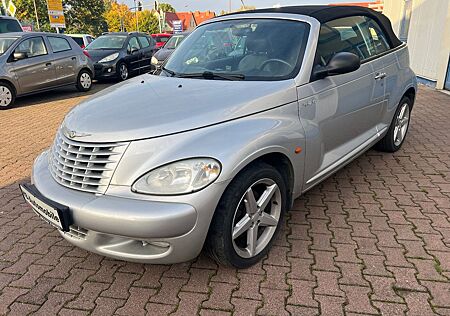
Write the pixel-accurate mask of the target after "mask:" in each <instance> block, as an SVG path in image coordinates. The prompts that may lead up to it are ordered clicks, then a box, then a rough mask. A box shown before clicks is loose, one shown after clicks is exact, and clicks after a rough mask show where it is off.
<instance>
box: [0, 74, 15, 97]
mask: <svg viewBox="0 0 450 316" xmlns="http://www.w3.org/2000/svg"><path fill="white" fill-rule="evenodd" d="M0 83H6V84H8V85H9V86H10V87H11V88H12V89H13V92H14V95H15V96H17V88H16V86H15V85H14V83H12V82H11V81H10V80H8V79H4V78H0Z"/></svg>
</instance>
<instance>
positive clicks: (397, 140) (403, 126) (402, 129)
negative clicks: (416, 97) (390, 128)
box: [394, 103, 410, 146]
mask: <svg viewBox="0 0 450 316" xmlns="http://www.w3.org/2000/svg"><path fill="white" fill-rule="evenodd" d="M409 114H410V111H409V105H408V104H407V103H405V104H403V105H402V107H401V109H400V111H399V113H398V115H397V117H396V119H395V126H394V144H395V146H400V145H401V144H402V143H403V140H404V139H405V136H406V132H407V131H408V126H409Z"/></svg>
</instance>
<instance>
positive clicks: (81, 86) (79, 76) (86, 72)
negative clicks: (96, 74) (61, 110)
mask: <svg viewBox="0 0 450 316" xmlns="http://www.w3.org/2000/svg"><path fill="white" fill-rule="evenodd" d="M83 74H88V75H89V77H91V85H90V86H89V88H85V87H83V85H82V84H81V76H82V75H83ZM92 79H93V78H92V74H91V73H90V72H89V71H87V70H85V69H83V70H81V71H80V73H79V74H78V79H77V88H78V90H79V91H81V92H87V91H89V90H91V88H92Z"/></svg>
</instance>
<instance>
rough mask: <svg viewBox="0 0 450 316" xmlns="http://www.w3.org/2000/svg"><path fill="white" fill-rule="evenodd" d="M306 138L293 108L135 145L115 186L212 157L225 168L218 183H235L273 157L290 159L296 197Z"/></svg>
mask: <svg viewBox="0 0 450 316" xmlns="http://www.w3.org/2000/svg"><path fill="white" fill-rule="evenodd" d="M304 146H305V135H304V131H303V128H302V126H301V124H300V121H299V118H298V105H297V102H293V103H291V104H288V105H284V106H281V107H278V108H275V109H272V110H269V111H265V112H262V113H259V114H255V115H252V116H247V117H245V118H240V119H237V120H233V121H229V122H226V123H221V124H217V125H214V126H210V127H206V128H201V129H197V130H194V131H189V132H185V133H179V134H174V135H169V136H165V137H160V138H152V139H147V140H140V141H135V142H132V143H131V144H130V146H129V147H128V149H127V151H126V152H125V154H124V156H123V158H122V160H121V161H120V163H119V165H118V167H117V170H116V172H115V174H114V176H113V178H112V181H111V185H120V186H131V185H132V184H133V183H134V181H136V180H137V179H138V178H140V177H141V176H142V175H144V174H145V173H147V172H149V171H150V170H153V169H155V168H157V167H159V166H162V165H165V164H167V163H170V162H173V161H177V160H181V159H186V158H191V157H212V158H215V159H217V160H218V161H220V163H221V164H222V172H221V174H220V176H219V178H218V179H217V182H226V181H230V180H231V179H233V178H234V177H235V176H236V174H238V173H239V171H241V170H242V169H243V168H244V167H245V166H247V165H248V164H249V163H251V162H252V161H254V160H255V159H257V158H259V157H261V156H263V155H265V154H269V153H281V154H284V155H285V156H286V157H287V158H288V159H289V160H290V162H291V164H292V167H293V169H294V175H295V177H294V178H295V182H294V192H300V190H301V184H302V182H303V169H304V152H303V153H301V154H296V153H295V148H296V147H302V148H304Z"/></svg>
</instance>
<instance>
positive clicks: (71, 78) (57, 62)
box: [47, 36, 79, 85]
mask: <svg viewBox="0 0 450 316" xmlns="http://www.w3.org/2000/svg"><path fill="white" fill-rule="evenodd" d="M47 41H48V43H49V46H50V48H51V50H52V52H53V64H54V66H55V72H56V84H57V85H65V84H71V83H75V82H76V80H77V75H78V74H77V73H76V70H77V63H78V61H77V59H78V58H79V57H78V54H77V53H76V51H75V50H74V49H73V48H72V46H71V45H70V43H69V41H68V40H67V39H65V38H64V37H59V36H47Z"/></svg>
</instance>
